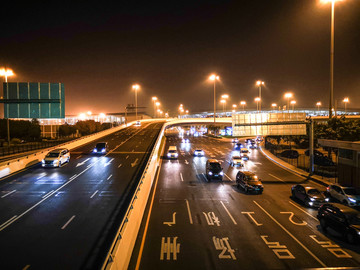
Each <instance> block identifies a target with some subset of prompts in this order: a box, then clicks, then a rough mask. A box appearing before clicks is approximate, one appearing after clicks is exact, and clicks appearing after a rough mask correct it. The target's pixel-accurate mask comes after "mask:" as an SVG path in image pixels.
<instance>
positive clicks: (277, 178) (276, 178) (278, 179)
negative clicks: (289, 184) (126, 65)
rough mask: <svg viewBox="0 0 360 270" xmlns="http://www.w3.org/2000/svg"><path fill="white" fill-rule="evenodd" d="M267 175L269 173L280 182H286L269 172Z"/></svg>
mask: <svg viewBox="0 0 360 270" xmlns="http://www.w3.org/2000/svg"><path fill="white" fill-rule="evenodd" d="M269 175H270V176H271V177H274V178H275V179H277V180H280V181H281V182H284V183H286V182H285V181H284V180H282V179H281V178H279V177H277V176H275V175H273V174H271V173H269Z"/></svg>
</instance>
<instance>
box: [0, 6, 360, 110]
mask: <svg viewBox="0 0 360 270" xmlns="http://www.w3.org/2000/svg"><path fill="white" fill-rule="evenodd" d="M7 2H9V3H7V4H3V3H2V6H1V9H2V12H1V16H0V21H1V26H2V27H1V35H0V66H7V67H8V68H11V69H13V71H14V72H15V73H16V77H11V78H9V81H19V82H20V81H25V82H27V81H30V82H37V81H40V82H62V83H64V84H65V91H66V101H65V102H66V114H67V115H69V114H78V113H80V112H84V111H88V110H91V111H93V112H94V113H100V112H107V113H109V112H120V111H124V107H125V106H126V104H128V103H134V102H135V101H134V99H135V98H134V92H133V91H132V90H131V85H132V84H133V83H139V84H140V85H141V87H142V88H141V91H140V92H139V94H138V105H139V106H150V108H149V113H151V112H152V105H151V104H152V103H151V101H150V100H151V97H152V96H157V97H158V98H159V99H160V102H161V103H162V105H164V106H163V107H162V108H163V110H164V111H169V113H170V114H174V113H176V112H177V108H178V106H179V104H180V103H183V104H184V106H185V109H189V110H190V112H197V111H206V110H209V111H211V110H212V109H213V88H212V84H211V83H210V82H209V81H208V80H207V78H208V76H209V75H210V74H211V73H213V72H215V73H217V74H218V75H219V76H220V78H221V82H220V83H218V84H217V93H218V95H219V96H220V95H221V94H224V93H227V94H229V95H230V101H229V103H228V104H233V103H236V104H239V102H240V100H246V101H247V103H248V107H252V108H256V104H255V103H254V98H255V97H256V96H257V94H258V91H257V87H256V86H255V82H256V80H258V79H261V80H263V81H265V83H266V87H265V88H263V90H262V97H263V102H262V107H263V109H267V108H269V107H270V105H271V103H273V102H276V103H278V104H279V105H284V104H285V103H286V101H285V100H284V98H283V94H284V93H285V92H286V91H289V90H291V91H292V92H293V93H294V95H295V99H296V101H297V107H315V103H316V102H317V101H322V103H323V104H324V107H326V106H328V99H329V98H328V93H329V68H330V64H329V63H330V57H329V53H330V52H329V51H330V4H325V5H324V4H320V3H319V0H282V1H281V0H271V1H270V0H263V1H260V0H251V1H240V0H238V1H225V0H221V1H213V0H207V1H200V0H197V1H195V0H194V1H167V2H166V3H164V2H163V1H162V2H156V1H147V2H139V1H118V2H116V4H115V3H106V2H104V1H97V2H92V1H81V2H77V3H74V2H75V1H72V2H69V3H67V2H63V1H58V2H57V3H58V5H57V6H54V5H53V4H52V5H51V6H50V5H49V3H48V1H43V2H42V4H39V2H37V3H33V2H32V1H28V2H26V3H25V4H23V3H22V4H19V3H20V2H17V1H7ZM16 2H17V3H16ZM334 72H335V78H334V83H335V84H334V97H335V99H337V100H338V103H339V107H340V108H343V103H342V102H341V101H342V99H343V98H344V97H345V96H348V97H349V99H350V104H349V105H348V108H359V107H360V106H359V105H360V0H345V1H343V2H337V4H336V10H335V70H334ZM218 107H219V108H221V107H220V104H219V103H218ZM228 108H229V105H228Z"/></svg>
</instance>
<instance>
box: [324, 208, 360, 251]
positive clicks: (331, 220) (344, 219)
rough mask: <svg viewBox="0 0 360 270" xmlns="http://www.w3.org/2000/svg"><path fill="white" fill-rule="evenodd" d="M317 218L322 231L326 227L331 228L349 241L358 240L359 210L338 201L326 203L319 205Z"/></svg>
mask: <svg viewBox="0 0 360 270" xmlns="http://www.w3.org/2000/svg"><path fill="white" fill-rule="evenodd" d="M317 218H318V220H319V221H320V226H321V228H322V230H323V231H324V232H326V231H327V228H331V229H333V230H334V231H336V232H338V233H340V234H341V235H342V236H343V237H344V238H345V239H346V240H347V241H348V242H349V243H351V244H354V243H357V242H359V240H360V214H359V211H357V210H355V209H353V208H351V207H349V206H345V205H342V204H339V203H333V204H329V203H326V204H323V205H322V206H320V207H319V211H318V214H317Z"/></svg>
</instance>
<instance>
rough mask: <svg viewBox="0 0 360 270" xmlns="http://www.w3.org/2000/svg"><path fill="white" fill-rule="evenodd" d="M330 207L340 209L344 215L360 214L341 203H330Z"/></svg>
mask: <svg viewBox="0 0 360 270" xmlns="http://www.w3.org/2000/svg"><path fill="white" fill-rule="evenodd" d="M329 205H333V206H335V207H337V208H339V209H340V211H341V212H343V213H344V214H351V215H354V214H359V211H358V210H356V209H354V208H351V207H349V206H346V205H343V204H341V203H329Z"/></svg>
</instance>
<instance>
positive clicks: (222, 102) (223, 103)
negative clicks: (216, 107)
mask: <svg viewBox="0 0 360 270" xmlns="http://www.w3.org/2000/svg"><path fill="white" fill-rule="evenodd" d="M220 103H221V104H222V105H223V113H224V112H225V104H226V100H225V99H222V100H220Z"/></svg>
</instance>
